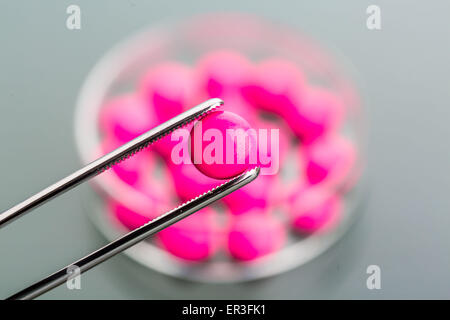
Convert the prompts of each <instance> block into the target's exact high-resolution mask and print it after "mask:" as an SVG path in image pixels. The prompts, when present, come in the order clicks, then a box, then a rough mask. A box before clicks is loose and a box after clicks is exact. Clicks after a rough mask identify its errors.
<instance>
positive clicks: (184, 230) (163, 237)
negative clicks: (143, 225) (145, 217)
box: [157, 208, 220, 261]
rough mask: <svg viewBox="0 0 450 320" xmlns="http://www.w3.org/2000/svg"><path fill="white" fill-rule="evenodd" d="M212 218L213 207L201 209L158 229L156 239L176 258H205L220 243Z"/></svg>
mask: <svg viewBox="0 0 450 320" xmlns="http://www.w3.org/2000/svg"><path fill="white" fill-rule="evenodd" d="M214 219H215V212H214V211H213V209H211V208H205V209H202V210H201V211H199V212H196V213H194V214H192V215H191V216H189V217H187V218H185V219H183V220H180V221H178V222H176V223H175V224H174V225H172V226H170V227H168V228H166V229H164V230H162V231H160V232H159V233H158V235H157V237H158V240H159V242H160V243H161V245H162V247H163V248H165V249H166V250H167V251H168V252H169V253H171V254H172V255H174V256H176V257H178V258H181V259H185V260H188V261H201V260H205V259H207V258H209V257H211V256H212V255H213V254H214V253H215V252H216V251H217V249H218V244H219V243H220V239H218V236H219V233H218V232H217V231H216V226H215V221H214Z"/></svg>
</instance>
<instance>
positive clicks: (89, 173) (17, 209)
mask: <svg viewBox="0 0 450 320" xmlns="http://www.w3.org/2000/svg"><path fill="white" fill-rule="evenodd" d="M222 104H223V101H222V100H220V99H210V100H207V101H205V102H203V103H201V104H199V105H197V106H195V107H193V108H191V109H189V110H187V111H185V112H183V113H181V114H179V115H178V116H176V117H174V118H172V119H170V120H168V121H166V122H164V123H162V124H161V125H159V126H157V127H155V128H153V129H151V130H149V131H147V132H146V133H144V134H142V135H140V136H139V137H137V138H135V139H134V140H131V141H130V142H128V143H126V144H124V145H122V146H120V147H119V148H117V149H115V150H114V151H112V152H110V153H108V154H107V155H105V156H103V157H101V158H99V159H97V160H95V161H93V162H91V163H89V164H88V165H86V166H85V167H83V168H81V169H79V170H78V171H76V172H74V173H72V174H71V175H69V176H67V177H65V178H64V179H61V180H60V181H58V182H56V183H54V184H52V185H51V186H49V187H47V188H45V189H44V190H42V191H40V192H38V193H36V194H35V195H33V196H31V197H29V198H28V199H26V200H24V201H22V202H21V203H19V204H17V205H15V206H14V207H12V208H11V209H9V210H7V211H5V212H3V213H0V228H1V227H3V226H5V225H6V224H8V223H10V222H12V221H13V220H14V219H17V218H19V217H20V216H22V215H24V214H25V213H27V212H29V211H31V210H32V209H34V208H36V207H38V206H40V205H42V204H44V203H45V202H47V201H49V200H51V199H53V198H55V197H57V196H59V195H61V194H63V193H64V192H66V191H68V190H70V189H72V188H74V187H76V186H77V185H79V184H80V183H82V182H84V181H86V180H89V179H90V178H92V177H94V176H96V175H98V174H99V173H102V172H103V171H105V170H107V169H109V168H110V167H112V166H114V165H115V164H117V163H119V162H121V161H123V160H125V159H127V158H129V157H131V156H133V155H134V154H135V153H137V152H139V151H141V150H142V149H144V148H146V147H148V146H149V145H150V144H151V143H153V142H154V141H156V140H158V139H160V138H161V137H163V136H165V135H167V134H169V133H171V132H172V131H174V130H176V129H177V128H179V127H181V126H183V125H184V124H186V123H189V122H192V121H194V120H197V119H200V118H201V117H202V116H204V115H206V114H207V113H208V112H209V111H211V110H213V109H214V108H216V107H218V106H220V105H222Z"/></svg>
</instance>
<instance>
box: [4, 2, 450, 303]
mask: <svg viewBox="0 0 450 320" xmlns="http://www.w3.org/2000/svg"><path fill="white" fill-rule="evenodd" d="M74 2H75V1H74ZM74 2H71V1H48V2H44V1H41V2H37V1H36V2H30V1H23V0H22V1H12V0H8V1H2V4H3V6H2V10H1V11H0V41H1V47H0V70H1V72H0V88H1V92H0V108H1V109H0V110H1V111H2V113H1V117H0V146H2V152H1V157H0V178H1V179H0V190H1V197H0V211H2V210H3V209H7V208H9V207H11V206H12V205H14V204H15V203H17V202H19V201H21V200H23V199H24V198H25V197H27V196H29V195H31V194H33V193H35V192H36V191H38V190H40V189H42V188H43V187H45V186H47V185H49V184H51V183H53V182H55V181H56V180H58V179H59V178H61V177H63V176H65V175H67V174H68V173H70V172H72V171H74V170H76V169H77V168H79V167H80V164H79V161H78V158H77V154H76V150H75V144H74V141H73V112H74V105H75V99H76V97H77V94H78V91H79V88H80V86H81V84H82V83H83V81H84V79H85V77H86V75H87V73H88V72H89V70H90V69H91V68H92V66H93V65H94V64H95V62H96V61H97V60H98V59H99V58H100V57H101V56H102V54H103V53H104V52H105V51H107V50H108V49H109V48H110V47H111V46H113V45H114V44H115V43H116V42H117V41H119V40H122V39H123V38H125V37H126V36H128V35H130V34H132V33H133V32H135V31H136V30H139V29H142V28H143V27H146V26H148V25H150V24H152V23H156V22H161V21H164V20H167V19H176V18H182V17H185V16H188V15H191V14H195V13H202V12H209V11H216V10H219V11H222V10H226V11H243V12H250V13H255V14H260V15H262V16H264V17H267V18H271V19H273V20H275V21H279V22H282V23H285V24H288V25H292V26H295V27H298V28H301V29H302V30H304V31H305V32H307V33H309V34H310V35H311V36H313V37H315V38H317V39H318V40H319V41H320V42H323V43H324V44H325V45H331V46H333V47H336V48H338V49H339V50H340V51H341V52H343V53H344V54H345V55H346V56H347V58H349V59H350V60H351V61H352V62H353V64H354V65H355V66H356V68H357V71H358V73H359V77H360V81H361V82H362V85H363V86H364V88H365V95H366V98H367V99H368V102H369V104H370V109H369V110H368V113H369V120H370V127H369V145H368V146H369V166H368V175H369V180H370V185H371V187H370V194H369V199H368V203H367V206H366V210H365V211H364V213H363V215H362V216H361V218H360V220H359V221H358V222H357V224H356V225H355V226H354V228H352V230H351V231H350V232H349V233H348V234H347V235H346V236H345V237H344V239H343V240H342V241H340V242H339V243H338V244H337V245H336V246H335V247H333V248H332V249H331V250H330V251H328V252H327V253H326V254H324V255H322V256H321V257H319V258H317V259H316V260H314V261H312V262H311V263H308V264H307V265H305V266H303V267H301V268H299V269H296V270H294V271H291V272H288V273H285V274H282V275H279V276H277V277H274V278H270V279H267V280H263V281H258V282H252V283H247V284H241V285H220V286H218V285H215V286H212V285H205V284H202V285H200V284H196V283H190V282H183V281H179V280H175V279H171V278H168V277H166V276H162V275H160V274H157V273H155V272H151V271H146V270H142V269H141V268H140V267H139V266H137V265H135V264H134V263H132V262H130V261H128V260H127V259H126V258H124V257H122V256H117V257H115V258H113V259H111V260H110V261H108V262H106V263H104V264H102V265H100V266H98V267H97V268H95V269H93V270H91V271H89V272H87V273H86V274H85V275H83V277H82V289H81V290H68V289H67V288H66V287H65V286H62V287H60V288H57V289H55V290H54V291H52V292H50V293H48V294H46V295H44V296H42V298H47V299H51V298H67V299H77V298H87V299H91V298H113V299H116V298H137V299H139V298H150V299H157V298H274V299H277V298H295V299H296V298H367V299H372V298H450V271H449V270H450V254H449V253H450V233H449V231H448V229H449V227H450V197H449V196H448V193H449V191H450V168H449V164H450V147H449V141H448V140H449V137H450V126H449V125H448V122H449V118H450V108H449V107H448V101H449V100H450V80H449V73H450V63H449V62H448V59H449V58H448V57H449V56H450V43H449V42H448V39H449V38H450V27H449V26H448V15H449V12H450V3H448V2H447V1H433V5H430V4H428V3H427V2H424V1H406V0H403V1H395V2H393V1H373V2H371V1H360V0H355V1H346V2H345V3H343V2H342V3H341V2H339V3H337V2H334V1H314V2H313V1H309V2H306V1H304V2H293V1H291V2H285V3H283V2H276V3H275V2H273V1H270V2H269V1H267V2H258V3H257V2H253V1H242V0H241V1H227V2H222V3H219V2H215V3H212V2H211V1H198V2H196V4H195V5H192V4H188V3H186V5H185V6H183V4H182V3H181V4H178V5H177V6H175V5H173V4H171V3H170V2H167V1H121V2H119V1H116V2H112V1H109V2H108V1H95V2H93V1H76V3H77V4H79V5H80V7H81V11H82V29H81V30H79V31H69V30H67V29H66V27H65V19H66V16H67V15H66V13H65V11H66V8H67V6H68V5H69V4H72V3H74ZM373 3H376V4H378V5H380V7H381V14H382V29H381V30H380V31H369V30H368V29H367V28H366V25H365V20H366V17H367V15H366V13H365V10H366V8H367V6H368V5H370V4H373ZM81 187H82V188H88V186H81ZM83 191H86V190H82V191H78V188H77V190H73V191H72V192H70V193H67V194H65V195H63V196H62V197H60V198H58V199H56V200H54V201H52V202H49V203H47V204H46V205H45V206H42V207H40V208H38V209H37V210H36V212H33V213H32V214H30V215H28V216H26V217H24V218H23V219H20V220H18V221H16V222H15V223H13V224H11V225H8V226H7V227H5V228H4V229H2V230H0V231H1V232H0V298H6V297H7V296H9V295H11V294H13V293H14V292H16V291H18V290H19V289H21V288H23V287H25V286H26V285H28V284H31V283H32V282H34V281H36V280H38V279H40V278H42V277H43V276H46V275H47V274H48V273H50V272H52V271H54V270H55V269H57V268H60V267H63V266H65V265H66V264H67V263H70V262H71V261H73V260H74V258H77V257H80V256H83V255H85V254H86V253H88V252H90V251H92V250H95V249H96V248H98V247H100V246H101V245H103V244H105V243H104V241H103V240H102V238H101V237H100V236H99V235H98V233H97V231H96V230H95V229H94V228H93V227H92V225H91V224H90V222H89V221H88V219H87V217H85V214H84V210H83V204H82V203H81V192H83ZM371 264H376V265H379V266H380V267H381V272H382V283H381V285H382V289H381V290H368V289H367V288H366V278H367V274H366V268H367V266H368V265H371Z"/></svg>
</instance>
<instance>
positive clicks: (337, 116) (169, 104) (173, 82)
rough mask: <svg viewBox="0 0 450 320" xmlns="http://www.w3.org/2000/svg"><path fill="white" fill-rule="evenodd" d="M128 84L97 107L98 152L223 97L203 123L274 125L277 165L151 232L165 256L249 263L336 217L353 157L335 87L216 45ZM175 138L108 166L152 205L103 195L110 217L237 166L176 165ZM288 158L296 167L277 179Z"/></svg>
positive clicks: (136, 214)
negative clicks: (129, 88) (192, 60)
mask: <svg viewBox="0 0 450 320" xmlns="http://www.w3.org/2000/svg"><path fill="white" fill-rule="evenodd" d="M136 88H137V89H136V90H135V92H132V93H128V94H125V95H122V96H118V97H115V98H113V99H111V100H110V101H108V102H107V103H106V104H105V105H104V106H103V107H102V109H101V111H100V115H99V126H100V129H101V131H102V145H101V149H102V152H103V153H106V152H109V151H111V150H113V149H114V148H117V147H118V146H120V145H121V144H123V143H125V142H128V141H130V140H131V139H133V138H135V137H136V136H138V135H140V134H142V133H144V132H146V131H148V130H149V129H151V128H153V127H155V126H156V125H158V124H160V123H162V122H164V121H166V120H168V119H170V118H172V117H174V116H175V115H177V114H179V113H181V112H183V111H185V110H187V109H188V108H190V107H192V106H194V105H197V104H199V103H200V102H203V101H205V100H207V99H209V98H221V99H222V100H224V101H225V105H224V107H223V109H221V110H223V111H219V112H213V113H211V114H210V115H208V116H207V117H206V118H205V119H203V120H202V121H201V122H202V124H203V127H204V128H205V127H210V128H211V127H215V128H219V130H225V129H226V128H228V127H230V125H231V126H236V127H242V128H249V127H251V128H255V129H256V130H257V129H260V128H265V129H273V128H276V129H279V141H277V142H276V143H277V144H278V149H279V154H278V156H279V168H280V170H279V171H278V172H277V173H276V174H268V175H260V176H259V177H258V178H257V179H256V180H255V181H253V182H252V183H250V184H249V185H247V186H245V187H243V188H242V189H240V190H238V191H236V192H234V193H232V194H230V195H228V196H226V197H225V198H224V199H222V200H221V201H220V203H219V204H218V205H214V206H210V207H208V208H205V209H203V210H201V211H200V212H198V213H195V214H193V215H192V216H190V217H188V218H186V219H184V220H182V221H180V222H178V223H176V224H175V225H173V226H171V227H169V228H167V229H165V230H163V231H161V232H160V233H158V234H157V235H156V238H155V239H156V243H157V244H158V245H159V246H161V247H162V248H164V249H165V250H167V251H168V252H170V253H171V254H172V255H174V256H176V257H178V258H181V259H184V260H187V261H192V262H194V261H204V260H207V259H210V258H211V257H213V256H215V255H216V254H217V253H218V252H219V251H220V252H225V253H227V254H229V256H231V257H232V258H234V259H237V260H242V261H249V260H254V259H257V258H259V257H261V256H264V255H267V254H270V253H274V252H276V251H278V250H280V249H281V248H283V247H284V246H285V245H286V242H287V239H288V235H289V236H290V237H292V236H297V235H298V236H307V235H311V234H313V233H314V234H317V233H324V232H330V231H332V230H333V228H335V227H336V226H337V225H338V224H339V222H340V219H341V218H342V214H343V210H344V204H345V203H344V199H343V190H344V192H345V190H348V189H349V188H350V187H351V186H350V184H349V179H348V178H349V176H352V173H353V172H354V169H355V166H356V162H357V150H356V147H355V146H354V144H353V143H352V141H351V140H349V139H348V138H346V137H345V136H344V135H343V134H342V132H343V130H342V127H343V123H344V120H345V115H346V111H347V110H346V106H345V105H344V103H343V102H342V101H341V99H340V97H339V96H338V95H336V94H335V93H333V92H331V91H329V90H328V89H326V88H321V87H319V86H317V85H312V84H310V83H308V82H307V79H306V77H305V75H304V74H303V73H302V71H301V70H300V68H299V67H298V66H297V65H295V64H293V63H292V62H290V61H288V60H283V59H280V58H268V59H264V60H261V61H256V62H251V61H249V59H247V58H246V57H245V56H243V55H241V54H240V53H238V52H235V51H231V50H220V51H215V52H211V53H209V54H207V55H205V56H203V57H202V58H201V59H199V60H198V61H197V62H196V64H195V65H194V66H189V65H186V64H183V63H179V62H176V61H167V62H163V63H159V64H157V65H155V66H154V67H152V68H151V69H150V70H148V72H147V73H145V75H144V76H143V77H142V78H141V79H140V81H139V83H138V84H137V85H136ZM192 127H195V124H191V125H190V127H189V128H188V129H191V128H192ZM190 141H191V140H190ZM178 143H179V141H173V139H171V136H167V137H165V138H163V139H162V140H161V141H159V142H157V143H155V144H153V145H151V146H150V147H149V148H147V149H145V150H144V151H142V152H140V153H138V154H137V155H135V156H134V157H132V158H130V159H128V160H127V161H125V162H122V163H120V164H118V165H117V166H115V167H113V168H112V170H110V171H109V172H108V173H107V174H110V175H111V174H112V175H116V176H117V177H118V178H119V179H120V180H121V181H122V182H123V183H124V184H127V185H128V186H130V187H132V188H133V189H135V190H137V191H139V192H140V193H141V194H142V195H143V196H144V197H146V198H148V199H151V203H153V204H154V205H152V206H149V205H140V204H139V203H138V202H139V200H138V198H136V199H128V198H127V194H123V195H120V197H117V198H116V199H105V201H106V208H107V210H108V212H109V214H110V216H111V217H112V218H113V219H114V220H115V221H117V222H118V223H120V224H122V225H123V226H125V227H126V228H128V229H135V228H137V227H139V226H141V225H143V224H144V223H146V222H148V221H150V220H151V219H153V218H155V217H157V216H158V215H160V214H162V213H163V212H165V211H167V210H169V209H172V208H173V207H175V206H176V205H177V204H180V203H181V202H184V201H187V200H190V199H192V198H194V197H196V196H198V195H200V194H202V193H204V192H206V191H208V190H210V189H212V188H213V187H215V186H217V185H219V184H221V183H223V182H224V180H222V179H224V178H229V177H230V176H232V175H234V174H238V173H240V172H242V171H243V170H244V169H245V168H243V167H242V166H241V167H239V166H231V167H220V165H216V166H214V165H210V166H208V165H206V164H201V165H198V164H194V163H193V161H192V156H186V157H185V158H186V159H184V160H185V161H184V162H183V163H182V164H175V163H174V161H173V159H172V156H173V154H172V151H173V148H174V147H175V146H176V145H177V144H178ZM186 143H189V142H186ZM191 143H192V141H191ZM189 150H191V149H189ZM288 158H290V159H294V161H293V163H294V165H295V168H296V169H295V170H293V172H295V173H292V172H291V173H290V174H289V177H287V178H286V177H282V172H283V168H284V167H285V166H287V164H286V162H287V159H288ZM222 166H223V165H222ZM222 169H223V170H222ZM353 182H354V181H353ZM119 201H120V202H119ZM130 204H132V205H130Z"/></svg>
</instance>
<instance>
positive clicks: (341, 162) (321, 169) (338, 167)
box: [305, 135, 356, 187]
mask: <svg viewBox="0 0 450 320" xmlns="http://www.w3.org/2000/svg"><path fill="white" fill-rule="evenodd" d="M305 155H306V176H307V179H308V181H309V183H311V184H318V183H322V184H327V185H328V186H329V187H337V186H339V185H341V184H342V183H344V182H345V181H346V179H348V178H350V176H351V173H352V171H353V169H354V166H355V163H356V150H355V147H354V145H353V144H352V142H350V141H349V140H348V139H346V138H344V137H341V136H337V135H330V136H326V137H324V138H321V139H318V140H316V141H315V142H314V143H312V144H311V145H308V146H307V147H306V148H305Z"/></svg>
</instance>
